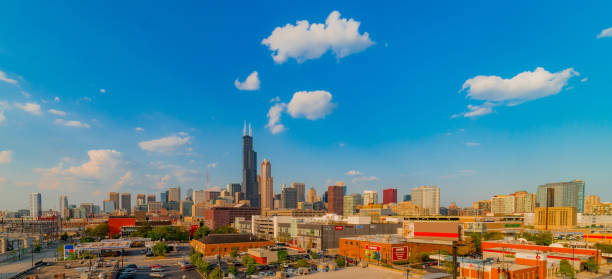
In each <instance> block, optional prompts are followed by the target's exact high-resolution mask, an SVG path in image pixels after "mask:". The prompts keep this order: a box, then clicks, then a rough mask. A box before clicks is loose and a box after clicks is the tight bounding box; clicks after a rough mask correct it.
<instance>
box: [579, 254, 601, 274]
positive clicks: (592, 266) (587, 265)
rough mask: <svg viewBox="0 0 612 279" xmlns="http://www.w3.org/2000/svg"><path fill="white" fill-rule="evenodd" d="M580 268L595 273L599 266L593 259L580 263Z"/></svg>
mask: <svg viewBox="0 0 612 279" xmlns="http://www.w3.org/2000/svg"><path fill="white" fill-rule="evenodd" d="M582 266H583V267H584V269H586V270H588V271H590V272H593V273H597V271H599V265H598V264H597V261H595V259H593V258H590V259H588V260H586V261H585V262H584V263H582Z"/></svg>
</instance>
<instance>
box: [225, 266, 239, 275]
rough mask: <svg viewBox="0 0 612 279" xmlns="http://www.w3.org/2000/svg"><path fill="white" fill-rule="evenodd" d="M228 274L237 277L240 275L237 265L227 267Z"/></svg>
mask: <svg viewBox="0 0 612 279" xmlns="http://www.w3.org/2000/svg"><path fill="white" fill-rule="evenodd" d="M227 273H230V274H234V275H236V274H238V270H237V269H236V266H235V265H230V266H229V267H227Z"/></svg>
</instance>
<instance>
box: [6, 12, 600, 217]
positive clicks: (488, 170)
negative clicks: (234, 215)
mask: <svg viewBox="0 0 612 279" xmlns="http://www.w3.org/2000/svg"><path fill="white" fill-rule="evenodd" d="M328 2H329V1H320V2H313V1H309V2H299V3H298V2H294V3H290V5H287V3H286V2H281V1H265V3H250V2H245V3H230V2H227V1H225V2H223V3H200V2H197V1H194V2H183V3H181V4H176V3H169V2H161V1H160V2H150V1H141V2H138V1H130V2H129V3H119V2H94V3H91V2H90V3H87V5H85V3H72V4H71V5H67V4H62V3H51V2H47V1H40V2H38V3H37V4H33V3H27V4H26V3H22V2H19V1H15V2H9V3H5V4H4V5H3V9H2V10H1V11H0V38H2V40H0V71H1V72H0V204H2V206H0V209H4V208H7V209H17V208H26V207H27V205H28V200H27V198H28V196H27V194H28V193H29V192H33V191H40V192H42V193H43V207H44V208H53V207H57V204H58V196H59V195H60V194H68V195H69V196H70V202H71V203H78V202H90V201H91V202H96V203H101V201H102V200H103V199H105V198H106V197H107V192H108V191H111V190H117V191H120V192H131V193H133V194H135V193H158V192H159V191H160V190H161V189H164V188H166V187H168V186H174V185H180V186H182V187H183V188H185V189H186V188H194V189H204V188H205V187H206V173H207V172H208V173H209V177H210V187H213V186H223V185H225V184H227V183H230V182H240V181H241V161H240V160H241V136H242V126H243V123H244V121H245V120H247V121H249V122H252V124H253V134H254V137H255V149H256V151H257V152H258V153H259V159H261V160H263V158H268V159H269V160H270V161H271V163H272V175H273V176H274V178H275V179H274V181H275V185H274V186H275V190H277V191H278V190H279V189H280V187H281V184H282V183H287V184H289V183H291V182H292V181H301V182H305V183H306V185H307V187H311V186H312V187H315V188H316V189H317V191H321V190H322V189H324V188H326V186H327V185H330V184H331V183H333V182H335V181H345V182H346V184H347V185H348V187H349V190H348V192H361V191H363V190H378V191H381V190H382V189H383V188H387V187H396V188H398V189H399V193H400V194H404V193H407V192H409V189H410V188H412V187H416V186H419V185H438V186H439V187H440V188H441V200H442V204H444V205H447V204H449V203H450V202H452V201H455V202H457V203H458V204H459V205H461V206H468V205H471V202H472V201H474V200H479V199H486V198H489V197H490V196H492V195H494V194H504V193H510V192H512V191H515V190H520V189H526V190H529V191H530V192H533V191H534V190H535V188H536V186H537V185H539V184H543V183H546V182H553V181H564V180H571V179H576V178H581V179H583V180H585V181H586V185H587V186H586V187H587V193H589V194H598V195H601V196H602V199H603V200H609V197H610V195H612V187H610V186H611V184H612V172H610V170H609V168H610V167H609V166H610V165H611V164H610V163H611V161H612V149H611V148H610V142H611V140H612V128H611V126H610V123H609V119H611V116H612V110H610V109H609V105H610V104H611V103H612V97H611V94H610V93H611V91H612V79H610V78H609V75H610V70H609V67H610V65H612V56H611V55H610V49H611V48H612V29H609V30H608V29H607V28H610V27H612V20H610V17H609V12H608V11H610V9H611V8H612V3H610V2H608V1H596V2H589V3H576V2H572V1H554V2H553V1H550V2H548V1H542V2H538V3H533V2H532V1H513V2H507V3H492V2H486V1H482V2H480V1H461V2H457V1H445V2H436V3H420V2H418V3H417V2H412V3H409V2H402V3H391V2H389V3H381V2H365V3H360V2H359V1H336V2H334V3H328ZM306 21H307V22H306ZM247 77H248V78H247ZM468 106H469V107H468Z"/></svg>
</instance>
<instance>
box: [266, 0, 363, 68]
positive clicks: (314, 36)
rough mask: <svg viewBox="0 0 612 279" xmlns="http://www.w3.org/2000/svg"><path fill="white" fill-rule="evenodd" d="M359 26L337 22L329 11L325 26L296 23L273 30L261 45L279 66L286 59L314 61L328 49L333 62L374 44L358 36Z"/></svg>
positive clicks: (336, 15) (350, 21)
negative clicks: (334, 57) (333, 58)
mask: <svg viewBox="0 0 612 279" xmlns="http://www.w3.org/2000/svg"><path fill="white" fill-rule="evenodd" d="M360 24H361V22H359V21H356V20H354V19H352V18H350V19H346V18H340V13H339V12H338V11H333V12H331V13H330V14H329V16H328V17H327V19H326V20H325V23H312V24H310V23H309V22H308V21H307V20H300V21H297V22H296V24H295V25H293V24H287V25H285V26H282V27H276V28H275V29H274V31H272V34H270V36H269V37H267V38H265V39H263V41H262V42H261V43H262V44H263V45H265V46H267V47H268V48H269V49H270V50H271V51H272V59H274V62H276V63H279V64H282V63H284V62H286V61H287V60H288V59H289V58H293V59H295V60H297V61H298V63H302V62H304V61H306V60H309V59H316V58H319V57H321V56H322V55H323V54H324V53H326V52H327V51H329V50H330V49H331V50H332V52H333V53H334V54H335V55H336V57H337V58H342V57H345V56H348V55H351V54H353V53H357V52H361V51H363V50H365V49H367V48H368V47H370V46H371V45H373V44H374V42H373V41H372V40H371V39H370V35H369V34H368V32H364V33H363V34H360V33H359V25H360Z"/></svg>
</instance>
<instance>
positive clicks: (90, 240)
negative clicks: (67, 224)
mask: <svg viewBox="0 0 612 279" xmlns="http://www.w3.org/2000/svg"><path fill="white" fill-rule="evenodd" d="M94 241H95V239H94V238H93V237H91V236H83V237H81V243H87V242H94Z"/></svg>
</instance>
